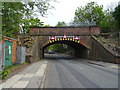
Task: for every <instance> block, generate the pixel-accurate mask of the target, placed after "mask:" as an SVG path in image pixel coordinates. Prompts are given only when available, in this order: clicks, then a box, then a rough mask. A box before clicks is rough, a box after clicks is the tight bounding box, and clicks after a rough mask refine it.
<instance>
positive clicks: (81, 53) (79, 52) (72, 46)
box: [43, 40, 89, 59]
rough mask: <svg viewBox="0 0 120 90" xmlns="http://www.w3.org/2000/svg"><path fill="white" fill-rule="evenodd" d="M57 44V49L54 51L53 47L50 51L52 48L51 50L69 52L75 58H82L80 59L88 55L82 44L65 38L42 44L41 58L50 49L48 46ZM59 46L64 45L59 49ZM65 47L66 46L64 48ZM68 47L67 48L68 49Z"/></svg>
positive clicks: (87, 50)
mask: <svg viewBox="0 0 120 90" xmlns="http://www.w3.org/2000/svg"><path fill="white" fill-rule="evenodd" d="M55 45H56V46H58V47H57V48H59V51H57V50H56V51H55V49H54V48H53V49H51V51H52V50H53V52H57V53H65V54H69V55H72V56H74V57H77V58H82V59H88V56H89V49H88V48H86V47H85V46H84V45H82V44H80V43H77V42H74V41H67V40H63V41H55V42H52V43H48V44H47V45H45V46H43V58H45V56H44V53H48V51H49V50H50V47H55ZM59 46H64V48H62V49H61V50H60V48H61V47H59ZM65 47H67V49H66V50H63V49H65ZM68 48H69V50H68Z"/></svg>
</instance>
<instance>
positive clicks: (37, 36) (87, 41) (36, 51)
mask: <svg viewBox="0 0 120 90" xmlns="http://www.w3.org/2000/svg"><path fill="white" fill-rule="evenodd" d="M99 34H100V28H99V27H97V26H86V27H30V36H31V38H32V39H33V43H32V46H31V50H30V52H29V54H32V55H33V59H34V60H35V59H36V60H37V59H42V58H44V49H45V48H46V47H48V46H50V45H52V44H56V43H61V44H67V45H68V46H71V47H72V48H73V49H74V56H76V57H78V58H83V59H93V60H102V61H107V62H114V63H118V61H119V60H120V59H119V58H118V57H116V56H114V55H112V54H111V53H110V52H108V51H107V50H106V49H105V48H104V47H103V46H102V45H101V44H100V43H99V42H97V40H96V39H95V38H93V36H94V35H99Z"/></svg>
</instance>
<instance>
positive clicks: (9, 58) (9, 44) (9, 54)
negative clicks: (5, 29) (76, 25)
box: [4, 40, 12, 67]
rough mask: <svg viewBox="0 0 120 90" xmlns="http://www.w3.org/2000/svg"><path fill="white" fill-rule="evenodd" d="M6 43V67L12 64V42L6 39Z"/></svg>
mask: <svg viewBox="0 0 120 90" xmlns="http://www.w3.org/2000/svg"><path fill="white" fill-rule="evenodd" d="M4 43H5V62H4V63H5V67H6V66H11V65H12V42H10V41H6V40H5V41H4Z"/></svg>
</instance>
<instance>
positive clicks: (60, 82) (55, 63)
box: [44, 54, 118, 88]
mask: <svg viewBox="0 0 120 90" xmlns="http://www.w3.org/2000/svg"><path fill="white" fill-rule="evenodd" d="M46 59H47V61H48V69H47V73H46V79H45V83H44V88H118V70H117V69H111V68H108V67H102V66H98V65H93V64H90V63H87V62H85V61H83V60H80V59H79V60H77V59H74V58H69V57H66V56H63V55H56V54H49V55H46Z"/></svg>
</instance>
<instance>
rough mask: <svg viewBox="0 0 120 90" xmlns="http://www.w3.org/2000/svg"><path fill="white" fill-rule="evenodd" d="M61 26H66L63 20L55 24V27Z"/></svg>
mask: <svg viewBox="0 0 120 90" xmlns="http://www.w3.org/2000/svg"><path fill="white" fill-rule="evenodd" d="M62 26H66V23H65V22H64V21H62V22H60V21H59V22H58V23H57V25H56V27H62Z"/></svg>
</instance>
